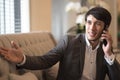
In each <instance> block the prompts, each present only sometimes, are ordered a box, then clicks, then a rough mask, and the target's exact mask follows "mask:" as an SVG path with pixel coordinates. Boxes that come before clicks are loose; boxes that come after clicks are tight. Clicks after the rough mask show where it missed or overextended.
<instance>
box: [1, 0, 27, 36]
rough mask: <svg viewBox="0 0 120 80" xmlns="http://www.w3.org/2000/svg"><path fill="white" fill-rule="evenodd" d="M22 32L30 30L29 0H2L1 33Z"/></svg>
mask: <svg viewBox="0 0 120 80" xmlns="http://www.w3.org/2000/svg"><path fill="white" fill-rule="evenodd" d="M26 15H27V16H26ZM23 28H24V29H23ZM21 32H29V0H0V34H7V33H21Z"/></svg>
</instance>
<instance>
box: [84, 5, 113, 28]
mask: <svg viewBox="0 0 120 80" xmlns="http://www.w3.org/2000/svg"><path fill="white" fill-rule="evenodd" d="M88 15H93V16H94V17H95V18H96V19H98V20H101V21H103V22H104V23H105V28H106V27H107V28H108V27H109V25H110V23H111V19H112V17H111V14H110V12H109V11H108V10H107V9H105V8H102V7H94V8H92V9H90V10H89V11H88V12H87V13H86V15H85V21H87V17H88Z"/></svg>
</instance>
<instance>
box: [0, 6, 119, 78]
mask: <svg viewBox="0 0 120 80" xmlns="http://www.w3.org/2000/svg"><path fill="white" fill-rule="evenodd" d="M85 21H86V24H85V26H86V27H85V28H86V31H85V34H78V35H76V36H71V35H66V36H65V37H64V38H63V39H62V40H60V42H59V43H58V44H57V46H56V47H55V48H54V49H52V50H50V51H49V52H48V53H47V54H46V55H43V56H39V57H35V56H33V57H30V56H25V55H24V54H22V50H21V49H20V48H19V47H18V46H17V45H16V44H15V43H14V42H12V46H13V48H11V49H7V48H2V47H1V48H0V54H1V55H3V56H4V57H5V59H6V60H8V61H11V62H14V63H16V64H17V66H18V65H19V66H18V67H19V68H27V69H46V68H49V67H51V66H53V65H54V64H55V63H57V62H58V61H60V64H59V71H58V77H57V80H104V79H105V76H106V75H108V77H109V79H110V80H120V65H119V63H118V61H117V60H116V59H115V55H114V52H113V51H112V43H113V41H112V38H111V35H110V34H109V32H108V27H109V25H110V22H111V14H110V13H109V12H108V11H107V10H106V9H104V8H102V7H95V8H92V9H90V10H89V11H88V12H87V13H86V15H85ZM103 41H105V42H103Z"/></svg>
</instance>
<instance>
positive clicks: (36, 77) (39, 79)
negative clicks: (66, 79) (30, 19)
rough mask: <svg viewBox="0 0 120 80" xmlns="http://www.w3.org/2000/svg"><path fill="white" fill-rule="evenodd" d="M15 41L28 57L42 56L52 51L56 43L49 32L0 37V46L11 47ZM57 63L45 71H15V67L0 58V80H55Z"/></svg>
mask: <svg viewBox="0 0 120 80" xmlns="http://www.w3.org/2000/svg"><path fill="white" fill-rule="evenodd" d="M11 41H15V42H16V43H17V44H18V45H19V46H20V47H21V48H22V49H23V52H24V54H26V55H30V56H38V55H43V54H45V53H46V52H48V51H49V50H50V49H52V48H53V47H54V46H55V45H56V42H55V40H54V38H53V36H52V35H51V34H50V33H49V32H31V33H19V34H4V35H0V46H2V47H8V48H10V47H11V44H10V42H11ZM57 70H58V63H57V64H56V65H54V66H53V67H52V68H49V69H46V70H26V69H19V70H18V69H16V65H15V64H13V63H10V62H8V61H6V60H4V58H3V57H2V56H0V80H55V78H56V75H57Z"/></svg>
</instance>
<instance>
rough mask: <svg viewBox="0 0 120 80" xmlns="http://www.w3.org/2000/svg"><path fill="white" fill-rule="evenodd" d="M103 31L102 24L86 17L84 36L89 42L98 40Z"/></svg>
mask: <svg viewBox="0 0 120 80" xmlns="http://www.w3.org/2000/svg"><path fill="white" fill-rule="evenodd" d="M103 29H104V22H103V21H100V20H97V19H96V18H95V17H94V16H92V15H88V16H87V21H86V35H87V38H88V40H89V41H97V40H99V38H100V36H101V34H102V32H103Z"/></svg>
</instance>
